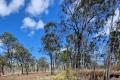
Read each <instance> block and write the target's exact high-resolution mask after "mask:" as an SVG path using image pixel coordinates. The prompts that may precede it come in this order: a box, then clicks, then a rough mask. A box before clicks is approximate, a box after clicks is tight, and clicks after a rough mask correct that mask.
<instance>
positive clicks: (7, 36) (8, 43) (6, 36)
mask: <svg viewBox="0 0 120 80" xmlns="http://www.w3.org/2000/svg"><path fill="white" fill-rule="evenodd" d="M0 40H1V42H2V43H3V46H2V48H3V50H4V52H5V56H6V58H7V61H9V64H10V65H11V68H12V67H13V66H12V64H13V62H14V53H15V50H14V48H15V45H16V43H17V39H16V38H15V37H14V36H13V35H12V34H11V33H9V32H4V33H2V34H1V35H0Z"/></svg>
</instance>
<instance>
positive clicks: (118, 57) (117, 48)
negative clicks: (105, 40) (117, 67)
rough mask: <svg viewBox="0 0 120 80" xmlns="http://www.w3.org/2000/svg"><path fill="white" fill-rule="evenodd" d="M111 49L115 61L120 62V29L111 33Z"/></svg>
mask: <svg viewBox="0 0 120 80" xmlns="http://www.w3.org/2000/svg"><path fill="white" fill-rule="evenodd" d="M109 46H110V51H111V53H112V55H113V57H114V58H115V62H117V63H118V64H120V63H119V62H120V31H119V30H113V31H112V32H111V33H110V40H109Z"/></svg>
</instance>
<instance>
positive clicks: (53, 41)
mask: <svg viewBox="0 0 120 80" xmlns="http://www.w3.org/2000/svg"><path fill="white" fill-rule="evenodd" d="M55 26H56V25H55V24H54V23H51V22H50V23H48V24H46V26H45V35H44V36H43V38H42V42H43V47H44V49H45V50H46V51H47V52H48V55H49V56H50V60H51V75H53V74H54V68H55V55H56V52H57V50H58V49H59V47H60V43H59V38H58V36H57V35H56V34H55V33H54V27H55Z"/></svg>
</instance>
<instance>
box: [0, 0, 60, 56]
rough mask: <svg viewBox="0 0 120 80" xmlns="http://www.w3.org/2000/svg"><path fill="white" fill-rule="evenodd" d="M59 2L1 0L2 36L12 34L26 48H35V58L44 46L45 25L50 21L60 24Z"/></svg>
mask: <svg viewBox="0 0 120 80" xmlns="http://www.w3.org/2000/svg"><path fill="white" fill-rule="evenodd" d="M60 2H61V1H59V0H0V34H1V33H3V32H10V33H12V34H13V35H14V36H15V37H16V38H17V39H18V41H19V42H20V43H21V44H23V45H24V46H25V47H26V48H28V49H30V48H33V50H32V54H33V56H35V57H37V58H38V57H40V56H43V53H42V52H41V53H39V52H38V48H40V47H41V46H42V44H41V42H40V38H41V37H42V35H43V33H44V30H43V28H44V25H45V24H46V23H47V22H49V21H54V22H58V21H59V14H60V9H59V8H60Z"/></svg>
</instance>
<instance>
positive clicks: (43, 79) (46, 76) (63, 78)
mask: <svg viewBox="0 0 120 80" xmlns="http://www.w3.org/2000/svg"><path fill="white" fill-rule="evenodd" d="M111 73H112V74H113V75H119V74H120V72H118V71H112V72H111ZM92 74H93V71H92V70H82V71H80V70H70V69H68V70H66V71H61V72H59V73H58V74H56V75H54V76H51V75H50V73H45V72H41V73H30V74H29V75H7V76H1V77H0V80H68V79H69V78H70V80H77V78H79V79H81V78H83V79H84V80H90V77H91V75H92ZM95 74H96V75H97V77H98V80H103V70H96V71H95ZM110 80H120V77H119V78H115V77H112V78H111V79H110Z"/></svg>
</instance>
